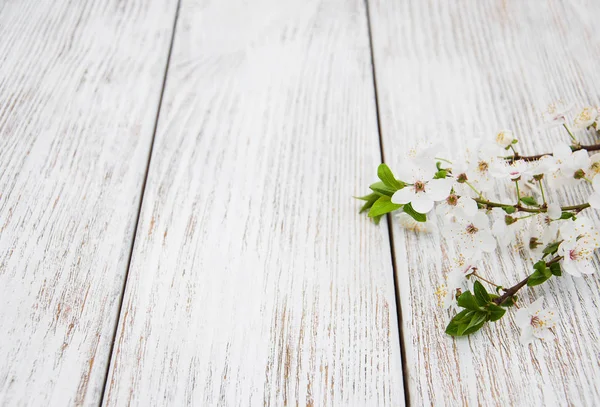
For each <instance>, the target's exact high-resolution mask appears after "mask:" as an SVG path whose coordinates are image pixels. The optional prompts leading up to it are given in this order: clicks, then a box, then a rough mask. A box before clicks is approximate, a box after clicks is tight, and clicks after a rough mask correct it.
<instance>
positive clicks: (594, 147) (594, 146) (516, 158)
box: [504, 144, 600, 163]
mask: <svg viewBox="0 0 600 407" xmlns="http://www.w3.org/2000/svg"><path fill="white" fill-rule="evenodd" d="M571 150H572V151H579V150H586V151H598V150H600V144H590V145H587V146H583V145H579V144H577V145H575V146H572V147H571ZM546 155H552V153H544V154H536V155H520V154H514V155H509V156H508V157H504V159H505V160H506V161H508V162H509V163H513V162H515V161H519V160H521V161H537V160H539V159H540V158H542V157H544V156H546Z"/></svg>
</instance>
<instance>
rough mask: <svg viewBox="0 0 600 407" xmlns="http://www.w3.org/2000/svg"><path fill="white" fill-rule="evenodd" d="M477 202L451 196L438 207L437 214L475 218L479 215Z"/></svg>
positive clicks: (468, 198)
mask: <svg viewBox="0 0 600 407" xmlns="http://www.w3.org/2000/svg"><path fill="white" fill-rule="evenodd" d="M477 210H478V208H477V202H475V200H474V199H473V198H470V197H468V196H457V195H456V194H450V195H448V197H447V198H446V199H445V200H444V201H442V203H440V204H439V205H438V206H437V207H436V213H437V214H438V215H442V216H446V217H448V216H474V215H475V214H476V213H477Z"/></svg>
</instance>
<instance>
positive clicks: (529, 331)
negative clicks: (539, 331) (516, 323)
mask: <svg viewBox="0 0 600 407" xmlns="http://www.w3.org/2000/svg"><path fill="white" fill-rule="evenodd" d="M534 339H535V337H534V336H533V327H532V326H531V325H527V326H525V327H524V328H523V331H522V332H521V338H520V340H521V343H522V344H523V345H529V344H530V343H531V342H533V340H534Z"/></svg>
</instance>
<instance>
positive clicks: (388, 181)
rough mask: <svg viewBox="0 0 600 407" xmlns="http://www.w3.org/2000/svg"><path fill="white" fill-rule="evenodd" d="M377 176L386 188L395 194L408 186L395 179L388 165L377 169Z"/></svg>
mask: <svg viewBox="0 0 600 407" xmlns="http://www.w3.org/2000/svg"><path fill="white" fill-rule="evenodd" d="M377 176H378V177H379V179H380V180H381V181H382V182H383V183H384V184H385V185H386V186H388V187H390V188H392V189H394V192H396V191H397V190H399V189H402V188H404V187H405V186H406V184H405V183H404V182H401V181H398V180H397V179H396V178H395V177H394V174H393V173H392V170H390V167H388V166H387V165H386V164H380V165H379V167H378V168H377Z"/></svg>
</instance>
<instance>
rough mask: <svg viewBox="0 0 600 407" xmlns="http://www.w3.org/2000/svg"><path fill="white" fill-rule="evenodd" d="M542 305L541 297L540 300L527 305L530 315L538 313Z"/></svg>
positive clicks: (542, 298) (542, 297)
mask: <svg viewBox="0 0 600 407" xmlns="http://www.w3.org/2000/svg"><path fill="white" fill-rule="evenodd" d="M543 304H544V296H543V295H542V296H541V297H540V298H538V299H537V300H535V301H534V302H532V303H531V304H529V306H528V307H527V309H528V310H529V312H530V313H531V314H535V313H536V312H538V311H541V310H542V306H543Z"/></svg>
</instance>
